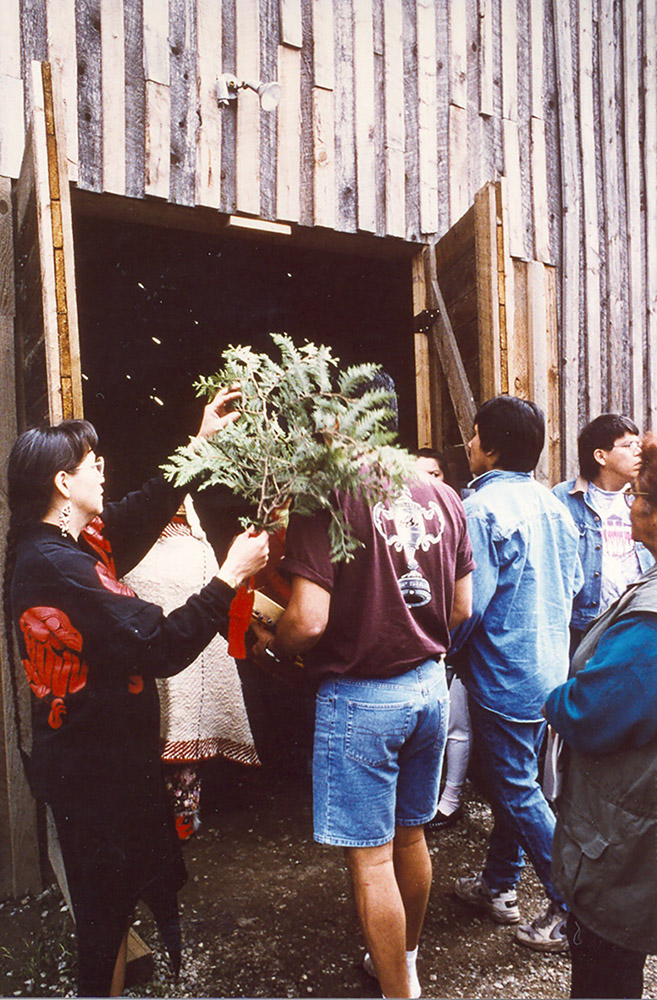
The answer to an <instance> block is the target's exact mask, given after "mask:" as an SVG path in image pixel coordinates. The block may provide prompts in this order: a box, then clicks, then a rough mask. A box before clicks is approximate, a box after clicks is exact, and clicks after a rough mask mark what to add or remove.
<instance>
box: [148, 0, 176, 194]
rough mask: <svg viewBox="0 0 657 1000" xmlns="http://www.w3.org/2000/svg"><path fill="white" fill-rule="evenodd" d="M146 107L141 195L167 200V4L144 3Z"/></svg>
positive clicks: (158, 1) (165, 1)
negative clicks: (142, 193)
mask: <svg viewBox="0 0 657 1000" xmlns="http://www.w3.org/2000/svg"><path fill="white" fill-rule="evenodd" d="M143 11H144V53H143V55H144V76H145V79H146V104H145V178H144V191H145V193H146V194H149V195H153V196H154V197H158V198H168V197H169V180H170V165H171V93H170V89H169V81H170V75H169V45H168V41H167V39H168V33H169V4H168V0H143Z"/></svg>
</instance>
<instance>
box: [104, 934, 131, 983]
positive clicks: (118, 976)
mask: <svg viewBox="0 0 657 1000" xmlns="http://www.w3.org/2000/svg"><path fill="white" fill-rule="evenodd" d="M128 931H129V928H128V930H127V931H126V932H125V934H124V935H123V940H122V941H121V944H120V945H119V953H118V955H117V956H116V965H115V966H114V972H113V974H112V985H111V986H110V994H109V995H110V996H111V997H120V996H121V994H122V993H123V987H124V986H125V966H126V959H127V956H128Z"/></svg>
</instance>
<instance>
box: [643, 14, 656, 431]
mask: <svg viewBox="0 0 657 1000" xmlns="http://www.w3.org/2000/svg"><path fill="white" fill-rule="evenodd" d="M642 43H643V67H644V68H643V95H644V101H645V111H644V113H645V125H644V142H643V174H644V177H645V183H646V215H645V230H644V232H645V238H646V305H647V310H646V325H647V329H646V337H647V355H648V356H647V364H646V366H645V379H646V381H645V383H644V384H645V389H646V401H647V405H646V423H645V426H646V427H648V428H651V429H652V430H657V239H655V233H657V187H656V186H655V184H654V183H652V181H651V178H652V177H653V176H654V165H655V163H657V8H656V6H655V4H654V3H647V4H646V5H645V6H644V17H643V38H642Z"/></svg>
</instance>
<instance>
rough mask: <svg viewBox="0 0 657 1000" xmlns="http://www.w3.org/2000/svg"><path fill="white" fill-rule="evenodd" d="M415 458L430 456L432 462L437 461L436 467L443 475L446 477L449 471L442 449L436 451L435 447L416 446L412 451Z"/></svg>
mask: <svg viewBox="0 0 657 1000" xmlns="http://www.w3.org/2000/svg"><path fill="white" fill-rule="evenodd" d="M413 454H414V455H415V457H416V458H432V459H433V460H434V462H437V463H438V467H439V469H440V471H441V472H442V474H443V476H445V478H447V474H448V472H449V466H448V464H447V459H446V458H445V456H444V455H443V453H442V451H438V450H437V449H436V448H416V449H415V451H414V452H413Z"/></svg>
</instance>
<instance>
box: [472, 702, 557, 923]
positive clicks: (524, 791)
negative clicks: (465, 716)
mask: <svg viewBox="0 0 657 1000" xmlns="http://www.w3.org/2000/svg"><path fill="white" fill-rule="evenodd" d="M469 707H470V717H471V720H472V734H473V742H474V746H475V750H476V753H477V757H478V763H479V768H480V771H481V776H482V779H483V781H484V784H485V791H486V793H487V795H488V798H489V800H490V804H491V808H492V810H493V816H494V819H495V822H494V825H493V832H492V834H491V837H490V842H489V845H488V856H487V858H486V866H485V868H484V871H483V878H484V882H485V883H486V885H487V886H488V888H489V889H491V890H492V891H493V892H501V891H503V890H505V889H511V888H513V887H514V886H515V885H516V884H517V882H518V880H519V878H520V874H521V871H522V869H523V867H524V864H525V861H524V856H523V851H524V852H525V853H526V854H527V856H528V858H529V860H530V861H531V863H532V864H533V866H534V869H535V871H536V874H537V875H538V877H539V879H540V880H541V882H542V883H543V885H544V887H545V891H546V893H547V895H548V897H549V898H550V899H551V900H552V901H553V902H555V903H558V904H559V905H560V906H562V905H563V900H562V899H561V897H560V896H559V893H558V892H557V890H556V889H555V887H554V885H553V883H552V875H551V870H550V868H551V854H552V838H553V836H554V827H555V817H554V813H553V812H552V810H551V808H550V806H549V805H548V802H547V800H546V798H545V796H544V795H543V792H542V790H541V786H540V784H539V781H538V756H539V753H540V750H541V745H542V742H543V737H544V735H545V723H544V722H510V721H509V720H508V719H503V718H502V717H501V716H500V715H496V714H495V713H494V712H489V711H488V710H487V709H485V708H482V707H481V705H479V704H477V703H476V702H475V701H474V700H473V699H472V698H471V699H470V702H469Z"/></svg>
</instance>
